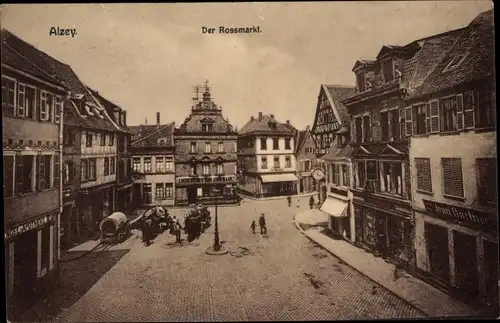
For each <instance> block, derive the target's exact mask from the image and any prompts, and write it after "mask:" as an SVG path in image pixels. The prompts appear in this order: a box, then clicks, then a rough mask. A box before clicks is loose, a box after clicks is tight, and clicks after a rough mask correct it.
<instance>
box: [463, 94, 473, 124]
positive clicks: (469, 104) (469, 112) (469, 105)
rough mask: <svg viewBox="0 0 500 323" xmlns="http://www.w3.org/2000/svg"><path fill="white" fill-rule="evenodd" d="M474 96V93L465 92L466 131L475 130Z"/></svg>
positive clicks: (464, 115)
mask: <svg viewBox="0 0 500 323" xmlns="http://www.w3.org/2000/svg"><path fill="white" fill-rule="evenodd" d="M474 105H475V104H474V95H473V92H472V91H469V92H465V93H464V95H463V110H464V112H463V118H464V129H473V128H474V123H475V122H474Z"/></svg>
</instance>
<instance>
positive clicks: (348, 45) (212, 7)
mask: <svg viewBox="0 0 500 323" xmlns="http://www.w3.org/2000/svg"><path fill="white" fill-rule="evenodd" d="M492 7H493V4H492V2H490V1H485V0H482V1H408V2H406V1H387V2H382V1H380V2H379V1H363V2H315V3H314V2H281V3H279V2H272V3H262V2H261V3H165V4H152V3H149V4H71V5H66V4H10V5H2V6H1V25H2V28H6V29H8V30H10V31H11V32H13V33H14V34H16V35H17V36H19V37H20V38H22V39H24V40H25V41H27V42H29V43H31V44H32V45H34V46H35V47H37V48H38V49H40V50H42V51H44V52H45V53H47V54H49V55H51V56H52V57H54V58H56V59H58V60H60V61H62V62H64V63H66V64H69V65H71V67H72V68H73V70H74V71H75V72H76V73H77V75H78V76H79V77H80V79H81V80H82V81H83V82H84V83H85V84H87V85H89V86H90V87H92V88H94V89H96V90H97V91H99V94H101V95H102V96H104V97H105V98H107V99H109V100H111V101H113V102H115V103H116V104H118V105H119V106H120V107H122V108H123V109H125V110H127V123H128V124H129V125H137V124H144V123H145V122H146V120H147V123H148V124H154V123H155V122H156V112H160V116H161V122H162V123H169V122H175V123H176V126H179V125H180V124H181V123H182V122H183V121H184V119H185V118H186V117H187V116H188V115H189V113H190V109H191V106H192V105H193V99H192V98H193V96H194V93H193V89H192V88H193V86H194V85H203V84H204V82H205V80H208V81H209V86H210V87H211V88H212V90H211V94H212V96H213V98H214V102H215V103H216V104H218V105H220V106H221V107H222V112H223V114H224V116H225V117H227V118H228V119H229V122H230V123H231V124H233V125H234V126H236V127H237V128H238V129H240V128H241V127H242V126H243V125H244V124H245V123H246V122H247V121H248V120H249V119H250V117H251V116H252V115H253V116H257V115H258V113H259V112H263V113H264V114H274V115H275V118H276V119H277V120H278V121H281V122H285V121H286V120H290V121H291V123H292V124H293V125H294V126H295V127H297V128H299V129H303V128H305V126H306V125H312V123H313V122H314V114H315V110H316V103H317V97H318V94H319V90H320V86H321V84H341V85H352V86H354V80H355V78H354V74H353V73H352V67H353V66H354V63H355V62H356V60H358V59H374V58H375V57H376V55H377V54H378V52H379V51H380V49H381V48H382V46H383V45H406V44H408V43H410V42H412V41H414V40H416V39H419V38H423V37H427V36H430V35H433V34H437V33H442V32H446V31H448V30H452V29H456V28H460V27H464V26H466V25H467V24H469V22H470V21H471V20H472V19H474V18H475V17H476V16H477V14H479V13H481V12H483V11H486V10H489V9H491V8H492ZM219 26H225V27H247V26H249V27H252V26H259V27H260V30H261V31H262V32H261V33H258V34H218V33H216V34H210V35H209V34H202V27H213V28H216V29H217V30H218V28H219ZM51 27H56V28H57V27H60V28H71V29H76V32H77V34H76V36H75V37H71V36H49V31H50V29H51Z"/></svg>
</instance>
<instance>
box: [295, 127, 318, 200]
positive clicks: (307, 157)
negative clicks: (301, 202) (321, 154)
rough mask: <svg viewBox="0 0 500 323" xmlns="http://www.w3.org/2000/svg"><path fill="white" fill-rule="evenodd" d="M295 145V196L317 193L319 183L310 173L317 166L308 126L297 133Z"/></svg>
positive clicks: (314, 144)
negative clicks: (296, 179)
mask: <svg viewBox="0 0 500 323" xmlns="http://www.w3.org/2000/svg"><path fill="white" fill-rule="evenodd" d="M295 143H296V145H295V159H296V166H297V167H296V175H297V178H298V181H297V194H306V193H318V191H319V190H318V188H319V181H318V180H315V179H314V178H313V177H312V171H313V170H314V169H315V168H316V167H318V166H319V162H318V158H317V145H316V141H315V140H314V137H313V136H312V134H311V131H310V130H309V126H307V127H306V130H302V131H297V134H296V136H295Z"/></svg>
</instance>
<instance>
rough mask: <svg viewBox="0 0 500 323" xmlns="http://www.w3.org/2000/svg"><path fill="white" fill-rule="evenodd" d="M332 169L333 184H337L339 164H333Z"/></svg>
mask: <svg viewBox="0 0 500 323" xmlns="http://www.w3.org/2000/svg"><path fill="white" fill-rule="evenodd" d="M332 171H333V183H334V184H335V185H339V181H340V168H339V165H338V164H333V167H332Z"/></svg>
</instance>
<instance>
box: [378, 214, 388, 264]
mask: <svg viewBox="0 0 500 323" xmlns="http://www.w3.org/2000/svg"><path fill="white" fill-rule="evenodd" d="M375 218H376V221H377V224H376V227H377V229H376V232H377V250H378V251H379V252H380V253H381V254H382V256H383V257H386V256H388V254H387V253H388V249H387V229H386V217H385V215H383V214H380V213H378V214H377V215H376V216H375Z"/></svg>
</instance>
